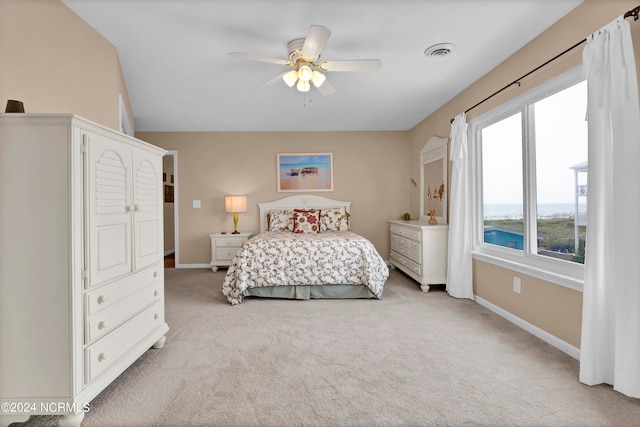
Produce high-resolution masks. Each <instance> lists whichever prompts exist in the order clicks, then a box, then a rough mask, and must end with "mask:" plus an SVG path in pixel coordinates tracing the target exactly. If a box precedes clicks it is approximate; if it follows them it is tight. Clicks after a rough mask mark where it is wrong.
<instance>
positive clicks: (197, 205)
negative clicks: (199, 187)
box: [193, 200, 202, 209]
mask: <svg viewBox="0 0 640 427" xmlns="http://www.w3.org/2000/svg"><path fill="white" fill-rule="evenodd" d="M201 206H202V205H201V204H200V200H194V201H193V208H194V209H200V207H201Z"/></svg>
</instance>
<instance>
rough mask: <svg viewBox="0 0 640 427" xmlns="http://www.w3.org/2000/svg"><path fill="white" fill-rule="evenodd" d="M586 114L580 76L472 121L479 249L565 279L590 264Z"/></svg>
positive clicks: (562, 79) (561, 80) (543, 87)
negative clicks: (587, 253) (586, 259)
mask: <svg viewBox="0 0 640 427" xmlns="http://www.w3.org/2000/svg"><path fill="white" fill-rule="evenodd" d="M586 109H587V86H586V82H585V81H584V79H583V78H582V76H581V75H580V73H579V72H576V71H575V70H574V71H572V72H570V73H567V74H566V75H565V76H561V77H559V78H557V79H554V80H553V81H550V82H548V83H547V84H543V85H541V87H539V88H536V89H534V90H532V91H531V92H530V93H527V94H524V95H523V96H522V97H521V98H520V99H517V100H514V101H512V102H510V103H508V104H507V105H504V106H502V107H499V108H496V109H495V110H494V111H492V112H490V113H487V114H486V115H484V116H482V117H481V118H479V119H478V120H477V121H473V122H472V126H471V132H470V139H471V140H472V141H473V143H474V148H473V154H472V155H473V157H474V164H475V165H476V172H475V174H476V177H477V181H476V182H477V186H476V194H475V199H476V203H477V206H478V207H477V212H479V213H480V215H479V218H478V219H477V221H476V222H475V224H478V225H479V226H480V227H479V228H477V229H476V235H477V236H478V238H479V243H477V244H476V250H479V251H480V252H482V253H486V254H491V255H492V256H497V257H499V258H506V259H510V260H511V261H516V262H521V260H522V257H525V258H526V259H529V261H528V264H529V265H536V266H537V267H539V268H544V269H550V270H558V271H562V273H563V274H565V272H566V271H569V272H574V273H575V272H576V271H577V270H575V269H574V268H569V266H570V265H579V264H581V263H584V247H585V236H586V204H587V197H588V191H587V189H588V185H587V177H588V162H587V160H588V156H587V155H588V150H587V147H588V138H587V122H586V117H585V116H586ZM518 260H520V261H518ZM562 265H566V268H565V267H562ZM580 268H581V266H580ZM572 275H573V274H572ZM577 275H578V276H579V274H577Z"/></svg>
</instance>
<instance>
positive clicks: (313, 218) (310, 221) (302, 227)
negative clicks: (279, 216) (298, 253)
mask: <svg viewBox="0 0 640 427" xmlns="http://www.w3.org/2000/svg"><path fill="white" fill-rule="evenodd" d="M293 232H294V233H296V234H302V233H319V232H320V211H319V210H316V209H311V210H308V211H303V210H301V209H295V210H294V211H293Z"/></svg>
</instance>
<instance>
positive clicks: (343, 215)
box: [320, 208, 349, 232]
mask: <svg viewBox="0 0 640 427" xmlns="http://www.w3.org/2000/svg"><path fill="white" fill-rule="evenodd" d="M348 230H349V214H348V213H347V211H346V209H345V208H330V209H322V210H321V211H320V231H321V232H325V231H348Z"/></svg>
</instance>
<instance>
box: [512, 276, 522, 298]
mask: <svg viewBox="0 0 640 427" xmlns="http://www.w3.org/2000/svg"><path fill="white" fill-rule="evenodd" d="M513 292H515V293H516V294H521V293H522V280H521V279H520V278H519V277H517V276H513Z"/></svg>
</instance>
